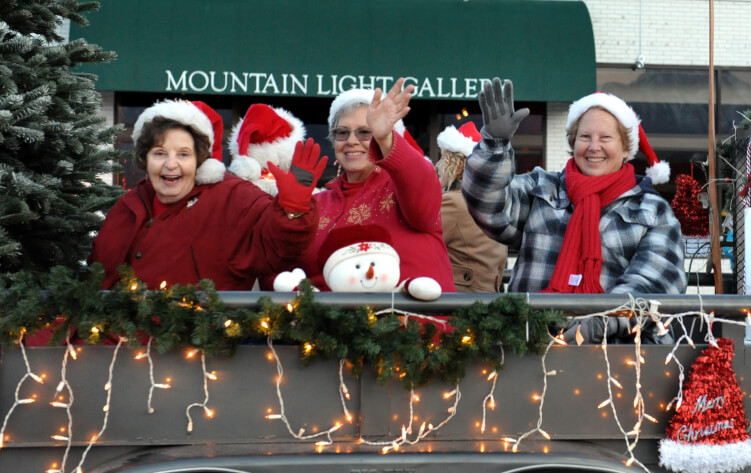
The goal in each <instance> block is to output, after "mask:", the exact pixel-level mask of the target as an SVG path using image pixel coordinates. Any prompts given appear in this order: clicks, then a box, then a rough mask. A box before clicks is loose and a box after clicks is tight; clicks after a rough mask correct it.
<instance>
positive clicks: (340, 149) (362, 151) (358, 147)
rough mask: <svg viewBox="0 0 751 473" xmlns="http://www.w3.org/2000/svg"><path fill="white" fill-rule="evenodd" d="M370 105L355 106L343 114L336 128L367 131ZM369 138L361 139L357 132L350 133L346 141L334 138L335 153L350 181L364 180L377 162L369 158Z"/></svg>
mask: <svg viewBox="0 0 751 473" xmlns="http://www.w3.org/2000/svg"><path fill="white" fill-rule="evenodd" d="M367 115H368V107H367V106H365V105H363V106H361V107H357V108H354V109H353V110H352V111H351V112H349V113H347V114H344V115H342V116H341V117H340V118H339V123H337V126H336V128H335V129H336V130H349V131H350V132H354V131H358V130H359V131H367V130H370V128H368V120H367ZM371 139H372V138H369V139H368V140H367V141H360V140H359V139H358V138H357V133H349V136H348V137H347V139H346V140H344V141H336V140H334V154H335V155H336V160H337V161H338V162H339V165H340V166H341V167H342V170H343V171H344V172H345V173H346V174H347V180H348V181H349V182H362V181H364V180H365V179H367V178H368V176H369V175H370V173H371V172H373V169H375V164H373V163H372V162H371V161H370V159H368V147H369V146H370V140H371Z"/></svg>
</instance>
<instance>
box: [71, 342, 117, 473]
mask: <svg viewBox="0 0 751 473" xmlns="http://www.w3.org/2000/svg"><path fill="white" fill-rule="evenodd" d="M126 341H127V339H126V338H123V337H120V338H119V339H118V341H117V346H116V347H115V351H114V352H113V353H112V360H111V361H110V366H109V370H108V378H107V384H106V385H105V388H104V390H105V391H106V392H107V400H106V401H105V404H104V407H103V408H102V410H103V411H104V420H103V421H102V428H101V429H99V432H97V433H96V434H94V435H93V436H92V437H91V439H89V442H88V445H86V449H85V450H84V451H83V454H81V460H80V461H79V462H78V466H76V468H75V469H74V470H73V471H74V472H79V471H81V468H82V467H83V463H84V462H85V461H86V456H87V455H88V454H89V451H90V450H91V447H92V446H93V445H94V443H95V442H96V441H97V440H99V438H100V437H101V436H102V434H103V433H104V431H105V430H106V429H107V422H108V420H109V415H110V401H111V399H112V389H111V387H112V378H113V373H114V369H115V361H116V360H117V353H118V352H119V351H120V347H121V346H122V345H123V343H124V342H126Z"/></svg>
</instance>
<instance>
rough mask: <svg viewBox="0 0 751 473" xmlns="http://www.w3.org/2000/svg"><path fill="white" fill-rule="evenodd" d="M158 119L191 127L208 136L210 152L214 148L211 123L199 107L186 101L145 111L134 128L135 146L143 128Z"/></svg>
mask: <svg viewBox="0 0 751 473" xmlns="http://www.w3.org/2000/svg"><path fill="white" fill-rule="evenodd" d="M156 117H164V118H169V119H170V120H175V121H176V122H179V123H182V124H183V125H185V126H189V127H191V128H193V129H195V130H196V131H198V132H199V133H202V134H204V135H206V137H207V138H208V139H209V150H210V149H211V148H212V147H213V146H214V128H213V127H212V126H211V121H210V120H209V118H208V117H207V116H206V115H205V114H204V113H203V112H202V111H201V110H200V109H199V108H198V107H196V106H195V105H193V104H192V103H190V102H188V101H185V100H165V101H163V102H158V103H156V104H154V105H152V106H151V107H149V108H147V109H146V110H144V111H143V113H141V115H139V116H138V119H137V120H136V124H135V125H134V126H133V143H134V144H135V143H136V142H138V138H139V137H140V136H141V132H143V127H144V126H145V125H146V124H147V123H151V122H152V121H153V120H154V119H155V118H156Z"/></svg>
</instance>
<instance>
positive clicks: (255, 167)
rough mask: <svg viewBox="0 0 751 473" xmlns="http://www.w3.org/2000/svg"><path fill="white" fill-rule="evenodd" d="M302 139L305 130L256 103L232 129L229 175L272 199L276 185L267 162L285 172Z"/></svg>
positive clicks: (291, 118)
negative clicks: (246, 182)
mask: <svg viewBox="0 0 751 473" xmlns="http://www.w3.org/2000/svg"><path fill="white" fill-rule="evenodd" d="M304 139H305V126H304V125H303V123H302V122H301V121H300V120H299V119H298V118H297V117H295V116H294V115H292V114H291V113H290V112H288V111H286V110H284V109H283V108H273V107H269V106H268V105H265V104H261V103H257V104H253V105H251V106H250V108H248V111H247V112H246V113H245V117H244V118H243V119H242V121H241V122H239V123H238V124H236V125H235V126H234V127H233V129H232V135H231V136H230V145H229V149H230V154H231V155H232V164H230V166H229V170H230V172H232V173H233V174H235V175H237V176H239V177H242V178H243V179H246V180H248V181H251V182H253V183H254V184H256V185H258V186H259V187H260V188H261V189H263V190H264V191H266V192H268V193H269V194H271V195H276V193H277V188H276V181H274V179H273V177H272V176H271V175H270V173H269V172H268V164H267V163H269V162H272V163H274V164H275V165H277V166H279V168H280V169H282V170H283V171H288V170H289V168H290V166H291V165H292V155H293V154H294V152H295V145H296V144H297V142H298V141H302V140H304Z"/></svg>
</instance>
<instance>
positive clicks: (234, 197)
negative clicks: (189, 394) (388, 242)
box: [89, 101, 327, 290]
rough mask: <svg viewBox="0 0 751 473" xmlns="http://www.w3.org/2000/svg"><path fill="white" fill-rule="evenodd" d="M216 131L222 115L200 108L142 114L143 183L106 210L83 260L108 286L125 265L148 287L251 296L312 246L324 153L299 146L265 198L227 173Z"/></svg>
mask: <svg viewBox="0 0 751 473" xmlns="http://www.w3.org/2000/svg"><path fill="white" fill-rule="evenodd" d="M221 132H222V121H221V117H219V115H218V114H216V112H214V111H213V110H211V109H210V108H209V107H208V106H206V105H205V104H202V103H201V102H187V101H164V102H160V103H157V104H155V105H153V106H151V107H150V108H148V109H146V110H145V111H144V112H143V113H142V114H141V115H140V116H139V118H138V120H137V121H136V124H135V127H134V130H133V141H134V143H135V153H136V160H137V163H138V165H139V166H140V167H141V168H142V169H144V170H146V172H147V174H148V177H147V178H145V179H143V180H142V181H141V182H139V183H138V185H137V186H136V187H135V188H134V189H133V190H131V191H130V192H129V193H127V194H126V195H124V196H123V197H122V198H121V199H120V200H119V201H118V202H117V203H116V204H115V205H114V207H113V208H112V209H111V210H110V212H109V213H108V214H107V218H106V219H105V221H104V224H103V225H102V227H101V230H100V231H99V234H98V235H97V237H96V239H95V240H94V246H93V249H92V252H91V256H90V257H89V263H94V262H99V263H102V264H103V265H104V268H105V270H106V279H105V281H104V284H103V287H104V288H105V289H106V288H109V287H111V286H112V285H113V284H114V283H115V282H117V280H118V279H119V273H118V267H119V266H120V265H123V264H125V265H129V266H130V267H132V268H133V270H134V272H135V274H136V276H137V277H138V278H139V279H141V280H142V281H144V282H145V283H146V284H147V285H148V287H150V288H158V287H159V286H160V285H161V284H162V282H166V284H167V285H173V284H182V285H185V284H196V283H197V282H198V281H200V280H201V279H204V278H208V279H211V280H213V281H214V283H215V285H216V288H217V289H218V290H250V289H252V287H253V284H254V282H255V280H256V278H257V277H259V276H262V275H265V274H272V273H277V272H279V271H282V270H285V269H290V268H292V267H294V266H295V265H296V263H297V257H298V255H300V254H302V253H303V252H305V251H306V250H307V249H308V246H309V245H310V243H311V241H312V240H313V237H314V235H315V232H316V229H317V227H318V206H317V204H316V202H315V201H314V200H312V199H311V195H312V192H313V189H314V188H315V184H316V183H317V182H318V179H319V177H320V176H321V173H322V172H323V169H324V167H325V165H326V160H327V158H326V157H324V158H323V159H320V160H319V159H318V157H319V155H320V147H319V146H318V145H317V144H315V143H313V141H312V140H310V139H309V140H308V141H307V142H306V143H305V144H304V145H303V143H302V142H298V143H297V147H296V149H295V153H294V157H293V159H292V169H291V170H290V171H289V172H284V171H281V170H280V169H279V168H278V167H276V166H273V165H271V169H270V170H271V172H272V173H273V174H274V175H275V177H276V179H277V186H278V188H279V194H278V196H276V197H271V196H269V195H268V194H267V193H265V192H263V191H262V190H261V189H259V188H258V187H256V186H255V185H254V184H252V183H250V182H248V181H245V180H243V179H240V178H238V177H235V176H232V175H231V174H225V173H224V164H222V162H221V141H220V140H221ZM212 148H213V151H214V157H213V158H212Z"/></svg>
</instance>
